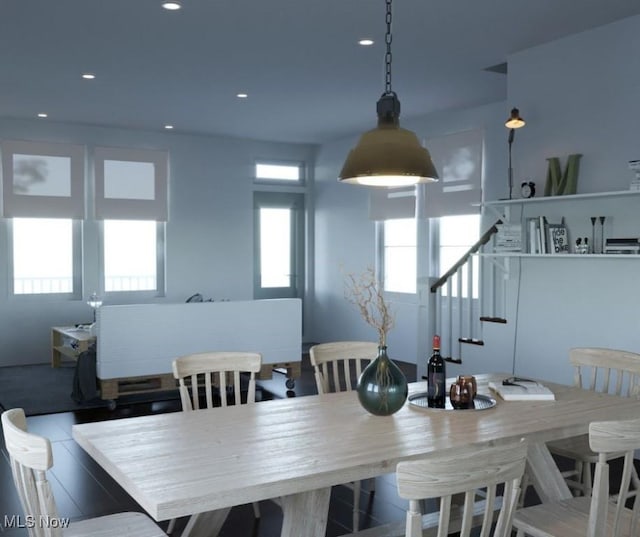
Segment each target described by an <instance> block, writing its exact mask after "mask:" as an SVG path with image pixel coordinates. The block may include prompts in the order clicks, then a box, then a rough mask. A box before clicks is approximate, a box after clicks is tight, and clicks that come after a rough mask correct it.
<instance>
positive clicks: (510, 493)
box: [396, 440, 527, 537]
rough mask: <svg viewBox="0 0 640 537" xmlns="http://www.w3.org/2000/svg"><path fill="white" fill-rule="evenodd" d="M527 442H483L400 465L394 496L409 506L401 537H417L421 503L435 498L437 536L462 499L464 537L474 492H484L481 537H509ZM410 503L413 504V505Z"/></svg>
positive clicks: (445, 529)
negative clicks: (454, 501)
mask: <svg viewBox="0 0 640 537" xmlns="http://www.w3.org/2000/svg"><path fill="white" fill-rule="evenodd" d="M526 457H527V443H526V441H525V440H519V441H516V442H509V443H501V444H498V445H494V444H493V443H485V444H481V445H474V446H466V447H464V448H462V449H457V450H451V451H448V452H446V453H442V452H439V451H437V452H434V453H432V454H430V455H429V456H427V457H426V458H424V459H421V460H416V461H404V462H400V463H399V464H398V466H397V469H396V475H397V482H398V493H399V495H400V497H402V498H404V499H407V500H409V501H410V507H409V511H408V512H407V525H406V528H407V530H406V537H418V536H422V525H421V524H418V523H416V522H415V520H417V519H420V520H421V516H422V513H421V512H420V503H419V501H418V500H421V499H431V498H439V499H440V514H439V528H438V537H445V536H446V535H447V534H448V532H449V519H450V518H451V503H452V496H453V495H458V494H464V498H465V499H464V505H463V512H462V519H461V520H462V526H461V529H460V536H461V537H469V535H470V534H471V529H472V526H473V525H474V523H475V524H477V522H474V506H475V503H476V497H477V493H478V490H480V489H482V490H485V491H486V498H483V499H484V500H485V501H486V504H485V509H484V517H483V520H482V522H481V524H480V526H481V535H482V536H483V537H485V536H488V535H494V536H495V537H508V536H509V535H511V526H512V520H513V514H514V511H515V506H516V504H517V500H518V496H519V494H520V481H521V479H522V475H523V473H524V469H525V463H526ZM499 486H500V487H502V488H503V492H502V505H501V507H500V511H499V515H498V521H497V523H496V526H495V531H494V533H493V534H491V533H490V530H491V526H492V523H493V513H494V507H495V505H496V495H497V490H498V487H499ZM412 500H414V501H412Z"/></svg>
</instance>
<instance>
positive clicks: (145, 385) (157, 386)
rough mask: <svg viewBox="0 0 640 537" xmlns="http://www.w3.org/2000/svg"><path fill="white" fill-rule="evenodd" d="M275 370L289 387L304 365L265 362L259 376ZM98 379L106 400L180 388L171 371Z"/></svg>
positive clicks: (267, 376)
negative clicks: (285, 378)
mask: <svg viewBox="0 0 640 537" xmlns="http://www.w3.org/2000/svg"><path fill="white" fill-rule="evenodd" d="M274 371H276V372H280V373H283V374H286V376H287V387H288V388H289V383H290V382H293V381H294V379H296V378H299V377H300V375H301V374H302V367H301V364H300V362H281V363H277V364H263V365H262V367H261V369H260V373H259V374H258V378H259V379H260V380H268V379H270V378H272V377H273V372H274ZM98 381H99V383H100V397H101V398H102V399H104V400H106V401H114V400H115V399H118V397H121V396H123V395H133V394H140V393H149V392H157V391H169V390H176V389H177V388H178V385H177V381H176V379H175V378H173V374H171V373H166V374H158V375H144V376H138V377H120V378H113V379H98ZM291 388H293V386H291Z"/></svg>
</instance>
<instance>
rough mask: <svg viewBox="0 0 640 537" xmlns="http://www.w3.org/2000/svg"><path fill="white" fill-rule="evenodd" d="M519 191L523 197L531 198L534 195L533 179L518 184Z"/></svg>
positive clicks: (534, 185)
mask: <svg viewBox="0 0 640 537" xmlns="http://www.w3.org/2000/svg"><path fill="white" fill-rule="evenodd" d="M520 193H521V194H522V197H523V198H533V196H535V195H536V184H535V183H534V182H533V181H525V182H524V183H522V184H521V185H520Z"/></svg>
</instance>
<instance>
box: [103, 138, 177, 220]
mask: <svg viewBox="0 0 640 537" xmlns="http://www.w3.org/2000/svg"><path fill="white" fill-rule="evenodd" d="M168 162H169V158H168V154H167V152H166V151H157V150H151V149H126V148H116V147H96V148H95V150H94V167H95V214H96V219H98V220H107V219H111V220H155V221H157V222H164V221H167V219H168V214H169V210H168V196H167V193H168V178H169V173H168Z"/></svg>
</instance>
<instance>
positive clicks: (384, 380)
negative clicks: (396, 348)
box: [357, 346, 408, 416]
mask: <svg viewBox="0 0 640 537" xmlns="http://www.w3.org/2000/svg"><path fill="white" fill-rule="evenodd" d="M357 391H358V399H359V400H360V404H361V405H362V406H363V407H364V409H365V410H366V411H367V412H370V413H371V414H374V415H375V416H390V415H391V414H393V413H395V412H397V411H398V410H400V409H401V408H402V405H404V402H405V401H406V400H407V394H408V388H407V378H406V377H405V376H404V373H403V372H402V370H401V369H400V368H399V367H398V366H397V365H396V364H394V363H393V361H392V360H391V359H389V357H388V356H387V347H386V346H380V347H378V356H376V358H375V359H374V360H372V361H371V362H370V363H369V365H367V367H365V369H364V371H363V372H362V374H361V375H360V378H359V379H358V386H357Z"/></svg>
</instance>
